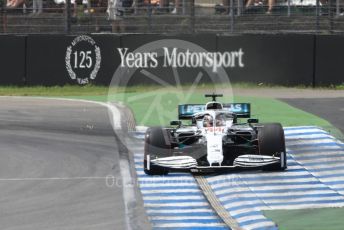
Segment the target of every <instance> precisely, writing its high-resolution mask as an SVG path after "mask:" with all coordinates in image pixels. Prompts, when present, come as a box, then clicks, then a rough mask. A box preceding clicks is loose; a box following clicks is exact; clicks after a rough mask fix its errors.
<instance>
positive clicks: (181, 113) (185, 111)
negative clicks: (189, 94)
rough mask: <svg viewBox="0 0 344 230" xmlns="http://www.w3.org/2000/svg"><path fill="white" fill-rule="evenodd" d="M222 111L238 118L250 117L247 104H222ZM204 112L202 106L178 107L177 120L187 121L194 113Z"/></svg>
mask: <svg viewBox="0 0 344 230" xmlns="http://www.w3.org/2000/svg"><path fill="white" fill-rule="evenodd" d="M223 109H224V110H227V111H230V112H232V113H235V114H236V115H237V117H239V118H249V117H250V116H251V105H250V104H249V103H227V104H223ZM203 111H205V105H204V104H185V105H178V118H179V120H188V119H191V118H192V116H193V115H194V114H196V113H199V112H203Z"/></svg>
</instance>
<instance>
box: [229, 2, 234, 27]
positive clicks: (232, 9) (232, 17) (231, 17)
mask: <svg viewBox="0 0 344 230" xmlns="http://www.w3.org/2000/svg"><path fill="white" fill-rule="evenodd" d="M233 4H234V0H230V1H229V7H230V8H229V9H230V10H229V16H230V32H231V33H233V32H234V8H233Z"/></svg>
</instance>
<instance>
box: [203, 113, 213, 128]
mask: <svg viewBox="0 0 344 230" xmlns="http://www.w3.org/2000/svg"><path fill="white" fill-rule="evenodd" d="M203 126H204V127H212V126H213V117H212V116H210V115H205V116H204V118H203Z"/></svg>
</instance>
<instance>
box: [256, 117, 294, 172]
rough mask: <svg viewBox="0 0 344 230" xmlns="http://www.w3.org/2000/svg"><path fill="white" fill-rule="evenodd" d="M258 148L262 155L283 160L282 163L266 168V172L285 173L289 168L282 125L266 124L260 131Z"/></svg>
mask: <svg viewBox="0 0 344 230" xmlns="http://www.w3.org/2000/svg"><path fill="white" fill-rule="evenodd" d="M258 148H259V154H261V155H268V156H276V157H280V159H281V161H280V163H275V164H271V165H267V166H264V167H263V170H264V171H283V170H285V169H286V168H287V154H286V148H285V138H284V131H283V128H282V125H281V124H280V123H269V124H264V126H263V127H262V128H260V129H259V130H258Z"/></svg>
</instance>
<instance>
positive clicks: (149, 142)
mask: <svg viewBox="0 0 344 230" xmlns="http://www.w3.org/2000/svg"><path fill="white" fill-rule="evenodd" d="M170 153H171V141H170V134H169V132H168V131H167V130H165V129H163V128H161V127H154V128H149V129H148V130H147V132H146V136H145V150H144V161H143V168H144V172H145V173H146V174H147V175H167V174H168V169H166V168H164V167H161V166H157V165H152V164H150V162H148V161H149V160H150V159H152V157H155V156H157V157H167V156H169V155H170ZM148 155H149V157H148ZM148 158H149V159H148ZM148 164H149V165H148Z"/></svg>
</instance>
